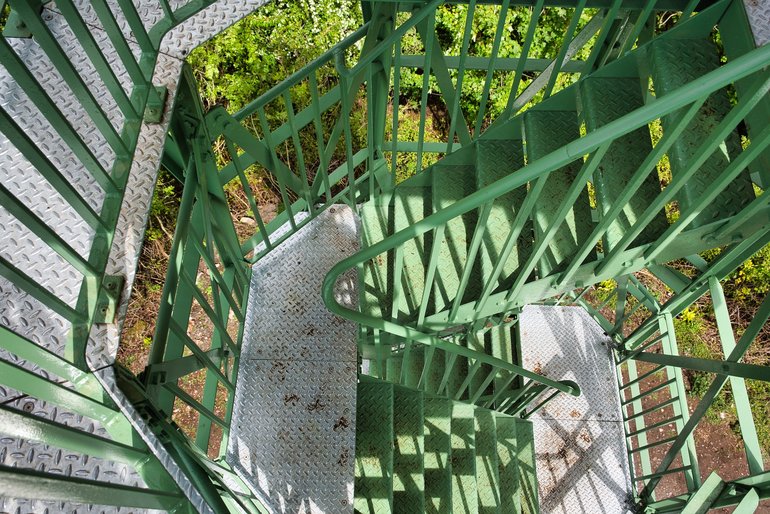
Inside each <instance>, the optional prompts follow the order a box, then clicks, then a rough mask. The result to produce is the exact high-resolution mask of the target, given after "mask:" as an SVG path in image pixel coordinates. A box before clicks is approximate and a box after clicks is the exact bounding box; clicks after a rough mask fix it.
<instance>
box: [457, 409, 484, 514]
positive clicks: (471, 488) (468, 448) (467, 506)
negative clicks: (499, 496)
mask: <svg viewBox="0 0 770 514" xmlns="http://www.w3.org/2000/svg"><path fill="white" fill-rule="evenodd" d="M474 410H475V408H474V407H473V405H468V404H465V403H458V402H455V403H453V405H452V461H451V469H452V512H453V513H454V514H458V513H468V514H475V513H476V512H478V494H477V492H476V429H475V426H474V424H475V423H474Z"/></svg>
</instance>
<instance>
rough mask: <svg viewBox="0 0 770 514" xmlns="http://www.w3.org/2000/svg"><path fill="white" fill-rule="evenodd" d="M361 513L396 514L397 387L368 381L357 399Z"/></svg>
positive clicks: (357, 495) (358, 506)
mask: <svg viewBox="0 0 770 514" xmlns="http://www.w3.org/2000/svg"><path fill="white" fill-rule="evenodd" d="M354 506H355V509H356V511H357V512H361V513H370V514H380V513H389V512H393V509H392V507H393V385H392V384H389V383H387V382H380V381H373V380H367V381H363V382H360V383H359V384H358V396H357V399H356V477H355V502H354Z"/></svg>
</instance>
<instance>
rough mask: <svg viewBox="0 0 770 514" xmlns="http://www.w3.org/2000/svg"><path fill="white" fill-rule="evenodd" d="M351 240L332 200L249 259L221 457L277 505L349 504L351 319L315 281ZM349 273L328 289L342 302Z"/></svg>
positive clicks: (342, 211)
mask: <svg viewBox="0 0 770 514" xmlns="http://www.w3.org/2000/svg"><path fill="white" fill-rule="evenodd" d="M321 241H322V242H323V243H324V244H323V250H322V251H319V250H320V249H321V247H320V246H319V243H318V242H321ZM357 242H358V233H357V223H356V218H355V215H354V214H353V211H352V210H351V209H350V208H349V207H347V206H334V207H332V208H329V209H327V210H326V211H324V212H323V213H321V214H320V215H319V216H318V217H316V218H315V219H314V220H312V221H311V222H309V223H308V224H307V225H305V226H304V227H303V228H302V229H301V230H299V231H298V232H296V233H295V234H293V235H292V236H290V237H289V238H288V239H287V240H286V241H284V242H283V243H282V244H281V245H280V246H279V247H278V248H276V249H275V250H274V251H272V252H271V253H270V254H268V255H267V256H266V257H264V258H263V259H261V260H260V261H259V262H258V263H257V264H256V265H255V266H254V267H253V268H252V275H251V286H250V288H249V300H248V309H247V313H246V321H245V330H244V335H243V348H242V351H241V359H240V364H239V370H238V382H237V385H236V391H235V403H234V408H233V426H232V429H231V437H230V443H229V445H228V449H227V461H228V462H229V463H230V464H231V465H232V466H233V468H234V469H236V470H237V471H238V472H239V473H240V474H241V476H242V477H243V478H244V479H245V480H246V481H247V482H249V483H250V484H251V486H252V487H253V489H254V490H255V491H257V492H258V494H259V495H260V497H262V498H263V499H264V500H265V502H266V503H267V504H268V505H270V506H271V508H273V509H275V510H276V511H279V512H292V513H295V512H301V511H302V512H352V508H353V477H354V454H353V452H354V450H355V426H356V419H355V417H354V416H355V408H356V381H357V379H356V376H357V375H356V371H357V369H356V368H357V360H356V339H357V329H356V325H355V324H354V323H352V322H349V321H346V320H344V319H343V318H340V317H338V316H335V315H332V314H331V313H330V312H329V311H328V310H327V309H326V307H325V305H324V303H323V299H322V298H321V285H322V281H323V279H324V277H325V276H326V274H327V273H328V272H329V270H330V269H331V268H332V266H334V265H335V264H336V263H338V262H339V261H340V260H342V259H344V258H345V257H347V256H349V255H351V254H353V253H354V252H356V251H357V248H358V243H357ZM355 278H356V273H355V270H353V271H352V274H351V273H348V274H346V275H345V276H343V277H341V279H340V280H339V281H338V282H337V286H336V289H335V295H336V298H337V301H339V302H340V303H342V304H343V305H346V306H348V307H349V308H354V307H355V305H356V304H357V297H356V296H357V294H356V286H355ZM303 509H304V510H303Z"/></svg>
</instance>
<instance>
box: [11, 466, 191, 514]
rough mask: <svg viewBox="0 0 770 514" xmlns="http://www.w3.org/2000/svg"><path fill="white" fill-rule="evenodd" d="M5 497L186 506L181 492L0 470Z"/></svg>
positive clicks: (173, 507) (173, 509)
mask: <svg viewBox="0 0 770 514" xmlns="http://www.w3.org/2000/svg"><path fill="white" fill-rule="evenodd" d="M0 486H2V490H3V496H8V497H11V498H24V499H27V500H45V501H56V502H72V503H81V504H86V505H88V504H93V505H115V506H122V507H135V508H142V509H160V510H167V511H171V512H176V511H178V509H180V508H183V507H185V506H187V504H188V501H187V498H185V497H184V495H182V493H181V492H178V491H177V492H167V491H157V490H152V489H141V488H138V487H126V486H123V485H118V484H110V483H107V482H98V481H95V480H84V479H82V478H76V477H69V476H56V475H52V474H49V473H42V472H39V471H32V470H27V469H20V468H10V467H8V466H0Z"/></svg>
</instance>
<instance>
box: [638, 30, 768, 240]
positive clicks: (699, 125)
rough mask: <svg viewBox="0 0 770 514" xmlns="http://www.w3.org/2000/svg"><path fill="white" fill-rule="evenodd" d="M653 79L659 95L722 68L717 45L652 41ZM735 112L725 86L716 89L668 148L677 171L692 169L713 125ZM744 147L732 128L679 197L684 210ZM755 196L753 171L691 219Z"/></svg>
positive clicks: (731, 211)
mask: <svg viewBox="0 0 770 514" xmlns="http://www.w3.org/2000/svg"><path fill="white" fill-rule="evenodd" d="M651 57H652V59H651V60H652V70H651V71H652V78H653V83H654V85H655V91H656V94H658V95H659V96H664V95H666V94H668V93H670V92H672V91H674V90H675V89H677V88H679V87H681V86H685V85H687V84H688V83H689V82H691V81H692V80H694V79H696V78H698V77H701V76H703V75H705V74H706V73H708V72H710V71H713V70H715V69H717V68H718V63H717V50H716V48H715V47H714V45H713V43H711V42H710V41H708V40H705V39H682V40H676V39H661V40H657V41H656V42H655V43H654V44H653V45H652V51H651ZM685 110H686V109H683V110H680V111H678V112H675V113H672V114H670V115H668V116H666V117H664V118H663V130H664V132H665V131H666V130H667V129H668V128H669V127H671V126H672V125H673V124H674V123H675V122H676V121H677V120H679V119H681V117H682V116H683V114H684V111H685ZM729 111H730V103H729V100H728V98H727V92H726V90H725V89H720V90H718V91H715V92H714V93H713V94H712V95H711V96H710V97H709V98H708V100H706V102H705V103H704V104H703V105H702V106H701V108H700V110H699V111H698V114H696V115H695V118H693V120H692V121H691V122H690V124H689V126H688V127H687V129H686V130H685V131H684V132H683V133H682V135H681V136H680V137H679V138H678V139H677V140H676V141H675V142H674V144H673V145H672V146H671V149H670V150H669V152H668V157H669V161H670V163H671V173H672V175H673V176H677V174H680V173H683V172H684V171H685V170H686V169H687V164H688V161H689V160H690V159H691V158H692V157H693V155H694V154H695V151H696V150H697V149H698V148H699V147H700V145H701V144H702V143H703V142H704V141H708V140H709V139H710V138H711V133H712V132H713V130H714V128H716V126H717V125H718V124H719V123H720V122H721V121H722V120H723V119H724V117H725V116H726V114H727V113H728V112H729ZM740 152H741V143H740V139H739V137H738V134H737V133H736V132H733V133H731V134H730V135H729V136H728V137H727V139H726V140H725V141H724V144H723V145H721V146H720V148H718V149H717V150H716V151H715V152H714V153H713V154H712V155H711V156H710V157H709V158H708V159H707V160H706V162H705V163H704V164H703V165H702V166H701V167H700V169H699V170H698V171H697V172H696V173H695V174H694V175H693V176H692V177H691V178H690V179H689V180H688V181H687V182H686V183H685V185H684V186H683V187H682V189H680V190H679V191H678V193H677V197H676V199H677V200H678V201H679V206H680V209H681V210H682V211H685V210H687V209H689V208H690V207H691V206H693V205H695V204H697V203H698V201H699V200H700V199H701V198H702V197H703V195H704V194H705V193H706V192H707V191H708V190H709V189H710V188H711V186H712V185H713V183H714V181H715V180H716V178H717V176H718V175H719V174H720V173H721V172H722V171H723V170H724V169H725V168H726V167H727V165H728V164H729V163H730V161H731V160H732V159H734V158H735V157H736V156H737V155H738V154H739V153H740ZM754 198H755V194H754V189H753V186H752V183H751V179H750V177H749V172H748V170H744V171H743V172H741V174H740V175H738V177H737V178H736V179H735V180H734V181H733V182H732V183H731V184H730V185H729V186H728V187H727V188H726V189H724V190H723V191H722V192H721V193H720V194H719V195H718V196H717V197H716V198H715V199H714V200H713V201H712V202H711V203H709V204H708V205H706V206H705V207H704V208H703V209H702V211H701V213H700V214H699V215H698V216H697V217H696V218H695V220H693V222H692V223H691V224H690V226H691V227H692V228H695V227H699V226H702V225H706V224H708V223H711V222H714V221H717V220H720V219H725V218H728V217H731V216H734V215H735V214H736V213H738V212H739V211H740V210H741V209H742V208H743V207H745V206H746V205H747V204H748V203H749V202H750V201H751V200H753V199H754Z"/></svg>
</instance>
